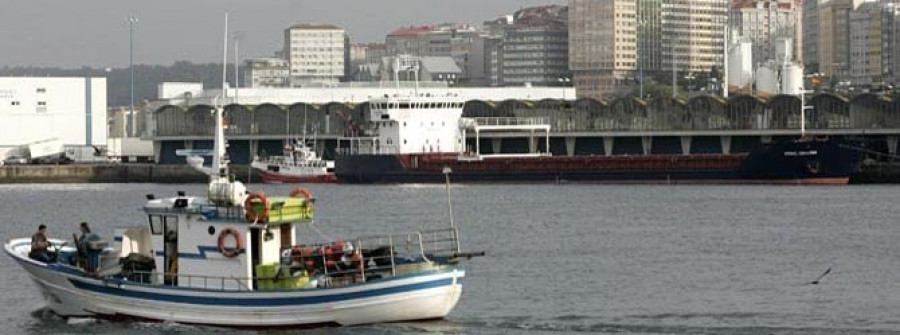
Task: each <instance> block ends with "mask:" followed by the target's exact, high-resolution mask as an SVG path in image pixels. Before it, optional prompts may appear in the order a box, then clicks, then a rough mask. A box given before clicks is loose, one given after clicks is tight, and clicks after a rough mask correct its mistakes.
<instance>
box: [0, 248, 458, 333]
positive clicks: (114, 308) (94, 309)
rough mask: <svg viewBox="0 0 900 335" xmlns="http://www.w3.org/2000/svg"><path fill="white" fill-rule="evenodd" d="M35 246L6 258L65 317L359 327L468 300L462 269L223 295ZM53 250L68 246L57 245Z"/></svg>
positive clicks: (435, 314) (440, 312)
mask: <svg viewBox="0 0 900 335" xmlns="http://www.w3.org/2000/svg"><path fill="white" fill-rule="evenodd" d="M30 243H31V241H30V239H16V240H11V241H7V243H6V245H5V251H6V252H7V254H9V255H10V256H11V257H12V258H13V259H14V260H15V261H16V262H17V263H18V264H19V265H20V266H21V267H22V268H23V269H24V270H25V271H26V272H27V273H28V274H29V275H30V277H31V279H32V280H33V281H34V282H35V284H36V285H37V286H38V288H39V289H40V290H41V293H42V295H43V297H44V299H45V301H46V303H47V307H48V308H50V309H51V310H53V311H54V312H55V313H57V314H59V315H60V316H64V317H98V318H110V319H131V318H133V319H140V320H157V321H166V322H179V323H189V324H204V325H216V326H230V327H249V328H255V327H261V328H267V327H292V326H317V325H357V324H369V323H382V322H397V321H414V320H426V319H436V318H443V317H445V316H447V314H449V313H450V311H451V310H452V309H453V307H454V306H455V305H456V303H457V302H458V301H459V298H460V295H461V294H462V278H463V277H464V276H465V272H464V271H463V270H462V269H457V268H453V269H447V270H443V271H433V272H427V273H420V274H414V275H407V276H398V277H396V278H394V279H386V280H380V281H372V282H371V283H366V284H358V285H351V286H347V287H341V288H327V289H299V290H277V291H222V290H215V289H209V290H207V289H194V288H182V287H178V288H172V287H165V286H158V285H140V284H136V283H131V282H128V281H123V280H110V279H109V278H97V277H95V276H92V275H88V274H85V273H84V272H82V271H80V270H78V269H76V268H73V267H70V266H67V265H60V264H45V263H42V262H38V261H35V260H32V259H29V258H28V257H27V250H28V249H29V248H30ZM54 243H62V241H55V242H54Z"/></svg>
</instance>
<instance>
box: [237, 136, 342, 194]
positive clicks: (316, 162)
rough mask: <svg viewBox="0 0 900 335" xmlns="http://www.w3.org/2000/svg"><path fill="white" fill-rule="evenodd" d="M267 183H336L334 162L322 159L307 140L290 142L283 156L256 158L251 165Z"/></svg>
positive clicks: (286, 145)
mask: <svg viewBox="0 0 900 335" xmlns="http://www.w3.org/2000/svg"><path fill="white" fill-rule="evenodd" d="M250 166H252V167H253V168H254V169H257V170H259V171H260V173H261V174H262V179H263V182H266V183H334V182H337V178H336V177H335V175H334V161H329V160H324V159H322V158H320V157H319V156H318V155H317V154H316V152H315V151H314V150H312V148H310V147H309V146H307V145H306V141H305V140H300V139H298V140H294V141H288V142H287V143H285V146H284V155H283V156H268V157H256V158H254V159H253V162H252V163H250Z"/></svg>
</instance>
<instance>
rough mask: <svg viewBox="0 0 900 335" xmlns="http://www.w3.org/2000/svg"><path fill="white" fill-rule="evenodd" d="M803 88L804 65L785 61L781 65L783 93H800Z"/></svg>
mask: <svg viewBox="0 0 900 335" xmlns="http://www.w3.org/2000/svg"><path fill="white" fill-rule="evenodd" d="M801 90H803V67H802V66H800V65H798V64H796V63H785V64H784V65H782V67H781V93H783V94H791V95H799V94H800V91H801Z"/></svg>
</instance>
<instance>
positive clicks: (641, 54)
mask: <svg viewBox="0 0 900 335" xmlns="http://www.w3.org/2000/svg"><path fill="white" fill-rule="evenodd" d="M646 25H647V21H646V20H640V21H638V29H639V32H640V35H639V36H638V43H640V44H639V45H638V67H639V68H640V76H641V100H644V43H646V42H644V40H645V39H646V38H647V29H645V27H646Z"/></svg>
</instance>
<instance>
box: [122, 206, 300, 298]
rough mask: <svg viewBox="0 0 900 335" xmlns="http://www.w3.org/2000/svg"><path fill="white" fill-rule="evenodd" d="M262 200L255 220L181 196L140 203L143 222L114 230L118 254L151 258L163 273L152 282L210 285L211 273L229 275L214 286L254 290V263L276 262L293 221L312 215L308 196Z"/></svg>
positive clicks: (235, 209)
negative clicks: (262, 216) (259, 215)
mask: <svg viewBox="0 0 900 335" xmlns="http://www.w3.org/2000/svg"><path fill="white" fill-rule="evenodd" d="M265 201H266V202H268V206H267V207H266V208H265V209H264V211H266V212H268V218H267V220H265V221H266V222H265V223H260V222H256V223H254V222H248V220H247V215H245V210H244V209H243V208H242V207H241V206H221V205H217V204H215V203H213V202H211V201H209V200H208V199H207V198H202V197H189V196H184V195H183V194H182V195H179V196H178V197H173V198H166V199H151V200H150V201H148V202H147V204H146V205H145V206H144V211H145V213H146V215H147V225H146V226H144V227H132V228H125V229H120V230H118V231H117V232H116V234H117V235H116V237H115V241H116V243H118V244H119V248H117V250H120V255H119V256H120V257H127V256H128V255H130V254H132V253H137V254H140V255H144V256H147V257H150V258H152V259H153V260H154V265H155V269H156V272H157V273H162V274H165V275H164V276H155V277H154V278H152V279H151V280H152V284H165V285H174V286H187V287H204V286H206V287H210V286H211V285H210V283H209V278H214V277H215V278H230V279H231V280H228V281H225V282H224V283H222V282H220V283H217V285H215V286H216V288H222V289H248V288H254V287H255V286H256V283H254V282H253V280H252V278H253V277H256V276H257V275H258V274H257V273H256V270H257V267H258V266H259V265H262V264H277V263H280V262H281V253H282V250H285V249H290V247H291V246H293V245H295V244H296V241H295V236H296V231H295V223H300V222H304V221H308V220H310V219H312V213H313V210H312V203H313V201H312V200H311V199H308V198H303V197H285V198H270V199H265ZM123 270H127V269H123ZM201 275H202V276H201ZM201 277H205V279H201ZM204 280H205V281H206V282H204Z"/></svg>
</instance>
